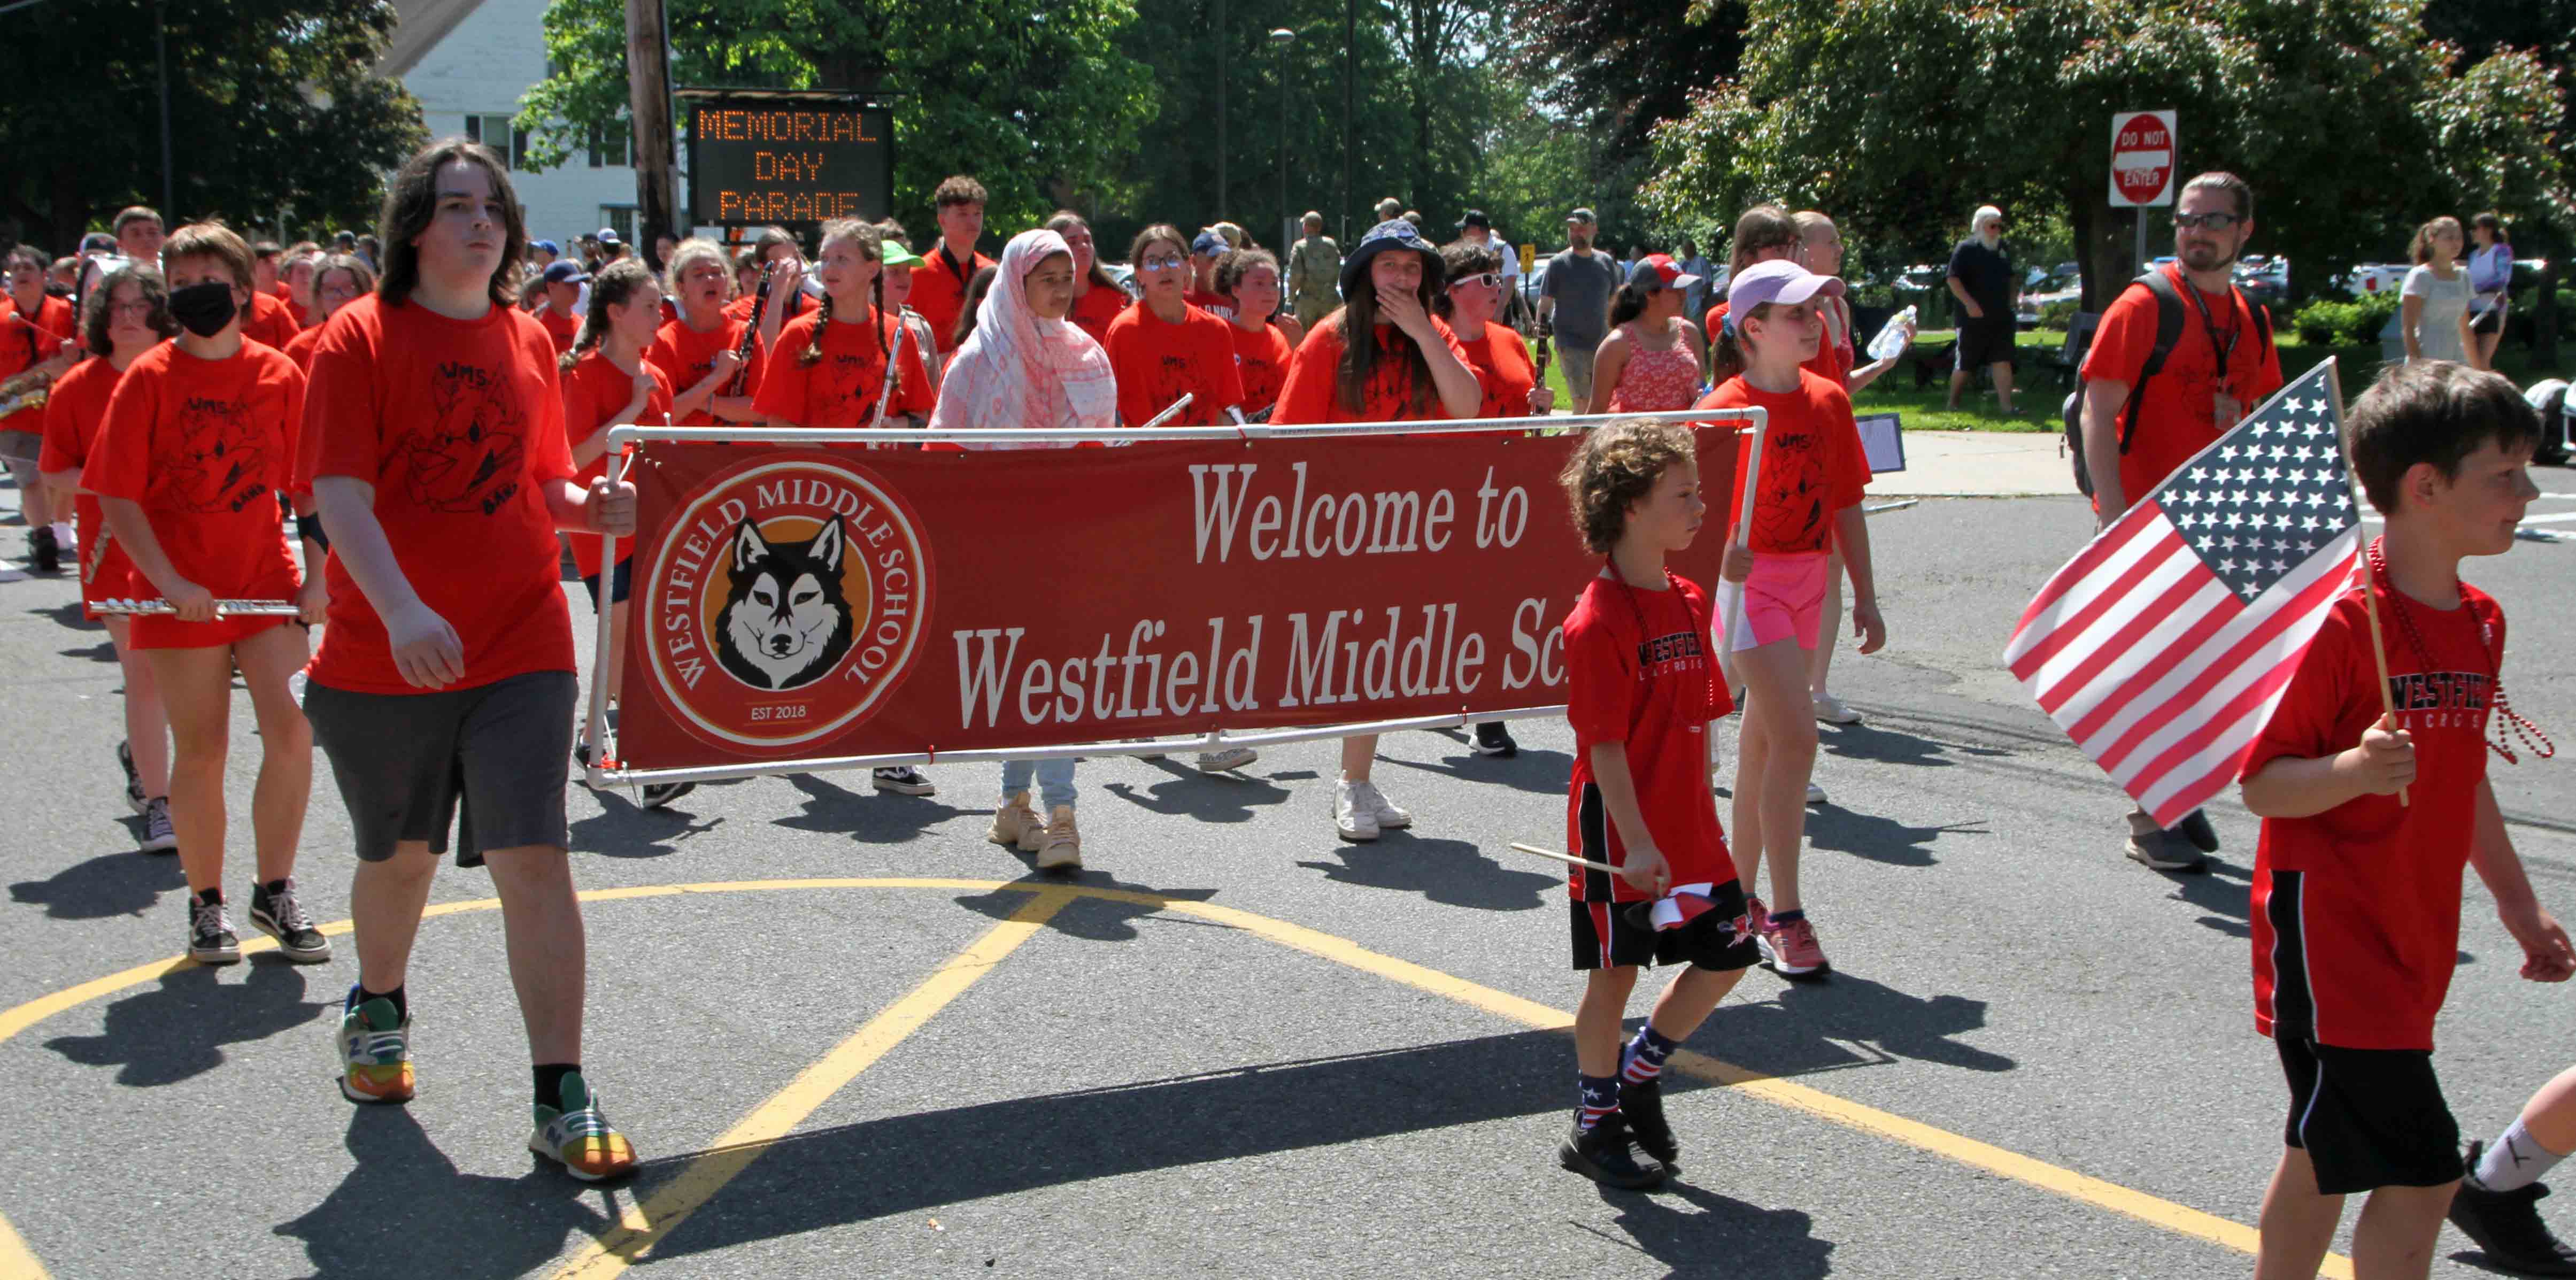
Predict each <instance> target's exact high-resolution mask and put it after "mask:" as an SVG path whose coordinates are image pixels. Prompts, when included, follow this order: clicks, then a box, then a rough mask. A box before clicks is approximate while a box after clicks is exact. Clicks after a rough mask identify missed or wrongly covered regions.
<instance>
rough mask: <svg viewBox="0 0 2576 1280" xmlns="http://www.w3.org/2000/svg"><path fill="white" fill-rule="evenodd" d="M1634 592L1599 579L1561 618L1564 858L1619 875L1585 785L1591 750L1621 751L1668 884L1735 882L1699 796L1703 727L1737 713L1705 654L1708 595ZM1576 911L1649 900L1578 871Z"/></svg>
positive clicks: (1687, 586) (1571, 880)
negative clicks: (1570, 770) (1570, 734)
mask: <svg viewBox="0 0 2576 1280" xmlns="http://www.w3.org/2000/svg"><path fill="white" fill-rule="evenodd" d="M1667 581H1668V583H1669V584H1670V589H1668V590H1664V591H1640V590H1638V589H1636V588H1634V587H1631V586H1629V585H1628V584H1627V583H1625V582H1621V581H1619V580H1617V579H1615V578H1612V577H1610V576H1609V575H1608V574H1607V573H1604V574H1603V575H1601V576H1600V577H1596V578H1594V579H1593V580H1592V583H1591V585H1589V586H1587V587H1585V588H1584V589H1583V595H1582V596H1581V597H1580V598H1579V599H1577V600H1576V601H1575V602H1574V609H1573V611H1572V612H1571V613H1568V614H1567V615H1566V616H1565V669H1566V673H1567V675H1568V677H1569V678H1570V680H1571V687H1570V688H1569V689H1568V690H1567V692H1566V697H1565V704H1566V705H1565V718H1566V721H1567V723H1569V724H1571V725H1572V726H1573V727H1574V779H1573V784H1572V786H1571V787H1570V788H1569V789H1568V791H1567V794H1566V803H1565V847H1566V848H1568V849H1572V850H1575V851H1577V856H1579V857H1583V858H1589V859H1591V860H1592V861H1594V862H1606V863H1609V864H1610V865H1611V866H1614V867H1617V866H1625V865H1627V856H1628V853H1627V843H1626V841H1624V840H1622V839H1621V838H1620V836H1619V824H1618V823H1616V822H1613V821H1611V819H1610V810H1609V806H1608V805H1607V804H1606V803H1605V802H1604V801H1603V799H1602V797H1601V793H1600V784H1599V783H1598V782H1597V781H1596V780H1595V779H1594V778H1593V776H1592V747H1593V746H1594V745H1595V744H1598V743H1604V742H1619V743H1625V744H1626V745H1627V748H1628V776H1629V777H1630V778H1632V779H1633V780H1634V781H1635V782H1636V786H1637V808H1638V810H1639V812H1641V813H1643V814H1644V815H1645V818H1646V829H1647V830H1648V831H1650V832H1653V833H1654V837H1655V848H1656V849H1658V850H1659V851H1661V852H1662V853H1663V855H1664V859H1665V861H1666V862H1667V863H1669V864H1670V865H1671V867H1672V873H1673V876H1672V882H1673V884H1675V885H1677V886H1678V885H1686V884H1698V883H1701V882H1706V883H1708V884H1712V885H1723V884H1727V883H1730V882H1732V881H1733V880H1734V879H1735V862H1734V859H1733V858H1732V857H1730V856H1729V855H1728V854H1727V851H1726V834H1725V832H1723V831H1722V830H1720V829H1719V827H1718V824H1717V800H1716V798H1715V797H1714V796H1713V795H1712V794H1711V793H1710V791H1709V787H1708V756H1707V742H1708V722H1709V721H1711V720H1714V719H1717V718H1718V717H1720V716H1723V715H1725V714H1726V713H1727V712H1729V711H1732V710H1733V709H1734V703H1733V702H1731V701H1730V700H1728V698H1727V696H1726V682H1725V681H1723V680H1720V679H1718V678H1717V663H1716V661H1715V660H1714V659H1713V658H1712V657H1711V656H1710V654H1709V644H1708V636H1709V612H1708V596H1707V594H1706V593H1704V592H1702V591H1701V590H1700V589H1699V588H1698V587H1697V586H1695V585H1693V584H1691V583H1689V582H1686V581H1684V580H1682V579H1681V578H1678V577H1669V576H1668V578H1667ZM1567 880H1568V884H1567V887H1568V889H1570V890H1571V891H1572V893H1573V894H1574V898H1575V900H1576V901H1578V902H1636V901H1639V900H1642V899H1645V898H1651V897H1653V896H1654V894H1653V893H1651V892H1649V891H1647V890H1644V889H1640V888H1638V887H1637V886H1635V885H1633V884H1630V883H1628V881H1627V880H1626V879H1624V878H1622V877H1619V876H1615V875H1612V874H1610V873H1608V872H1606V871H1594V870H1592V869H1590V868H1588V867H1575V868H1572V869H1571V872H1570V874H1569V876H1568V877H1567Z"/></svg>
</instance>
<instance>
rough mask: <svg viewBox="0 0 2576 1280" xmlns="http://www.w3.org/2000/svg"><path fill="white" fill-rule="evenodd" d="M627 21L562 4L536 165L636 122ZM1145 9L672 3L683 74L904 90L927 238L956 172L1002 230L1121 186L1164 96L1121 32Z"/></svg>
mask: <svg viewBox="0 0 2576 1280" xmlns="http://www.w3.org/2000/svg"><path fill="white" fill-rule="evenodd" d="M623 14H624V9H623V5H622V0H554V3H553V4H552V5H551V6H550V7H549V8H548V9H547V11H546V20H545V29H546V53H547V57H548V58H549V59H550V60H551V61H552V63H553V65H554V66H555V67H556V68H557V71H556V73H555V74H554V75H552V76H550V77H548V78H547V79H546V80H545V81H543V82H542V83H540V84H539V85H538V86H537V87H536V88H535V89H533V90H531V91H530V92H529V93H528V96H527V98H526V100H525V101H524V102H523V103H522V104H521V110H520V113H519V122H518V123H519V127H521V128H524V129H528V130H530V131H531V133H532V134H533V135H534V136H533V138H532V140H531V143H530V149H529V152H530V153H529V164H530V167H532V168H543V167H545V166H549V165H554V164H560V163H562V162H563V160H564V159H565V158H566V157H567V156H568V155H570V153H571V151H572V150H573V148H575V147H578V146H581V145H583V144H584V143H586V142H587V141H588V140H589V138H590V137H591V136H592V131H593V130H604V129H616V128H619V127H620V126H621V122H622V121H623V120H624V118H625V115H626V112H627V102H628V94H627V87H626V38H625V25H624V18H623ZM1134 16H1135V9H1134V5H1133V3H1132V0H1060V2H1058V3H1052V4H1048V5H1044V6H1039V5H1036V4H1031V3H1025V2H1022V0H670V4H669V19H670V27H671V49H672V52H673V54H674V56H675V58H676V61H677V65H676V66H675V67H674V68H673V71H672V75H671V81H672V83H673V84H675V85H728V86H738V85H760V86H767V87H776V88H798V89H806V88H827V89H868V90H878V89H883V90H890V91H893V92H894V93H896V94H897V95H899V96H897V97H895V99H894V148H895V192H896V209H895V213H896V216H897V217H899V218H901V219H903V220H905V222H906V223H907V225H909V226H910V227H912V228H913V229H914V230H915V239H916V240H918V241H921V242H922V243H924V244H925V245H926V244H927V240H928V237H929V236H930V235H931V234H932V232H931V230H930V226H931V208H930V193H931V191H932V189H933V188H935V187H937V186H938V184H939V182H940V180H941V179H943V178H945V177H947V176H948V175H950V174H952V173H965V174H972V175H974V176H975V177H976V178H977V180H978V181H980V182H982V183H983V184H984V187H985V190H986V191H987V192H989V193H990V195H991V197H992V198H991V200H990V202H989V203H988V205H987V207H986V209H985V217H986V220H987V223H988V225H991V226H993V227H996V228H1016V227H1026V226H1033V225H1035V224H1036V223H1037V222H1039V221H1040V220H1041V219H1043V218H1045V217H1046V215H1047V214H1048V213H1049V212H1051V211H1053V210H1054V209H1056V208H1057V207H1059V206H1061V205H1065V204H1071V203H1075V202H1076V201H1078V200H1079V199H1081V198H1082V197H1083V196H1084V195H1085V194H1086V193H1095V194H1096V193H1099V192H1102V191H1104V190H1106V191H1113V192H1114V190H1115V187H1116V185H1117V174H1118V170H1119V162H1120V160H1121V159H1122V158H1123V157H1125V156H1126V155H1127V154H1128V153H1129V152H1130V151H1131V150H1132V148H1133V147H1134V145H1135V143H1136V138H1137V130H1138V128H1139V126H1140V125H1141V124H1142V123H1143V122H1144V120H1146V119H1147V118H1148V117H1149V116H1150V115H1151V114H1152V112H1153V108H1154V101H1155V88H1154V83H1153V81H1152V80H1151V79H1150V78H1149V77H1148V76H1147V75H1146V74H1145V70H1146V69H1145V68H1144V66H1142V65H1141V64H1139V63H1137V62H1136V61H1134V60H1133V59H1131V58H1129V57H1128V56H1127V55H1126V54H1124V53H1123V52H1121V51H1120V48H1119V46H1118V43H1117V37H1118V36H1119V35H1120V34H1122V32H1123V31H1124V29H1125V28H1126V27H1127V25H1128V24H1129V22H1131V21H1132V19H1133V18H1134ZM679 123H680V125H681V126H683V127H685V125H686V121H685V120H682V121H679Z"/></svg>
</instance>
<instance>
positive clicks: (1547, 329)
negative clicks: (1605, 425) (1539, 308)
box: [1538, 316, 1580, 408]
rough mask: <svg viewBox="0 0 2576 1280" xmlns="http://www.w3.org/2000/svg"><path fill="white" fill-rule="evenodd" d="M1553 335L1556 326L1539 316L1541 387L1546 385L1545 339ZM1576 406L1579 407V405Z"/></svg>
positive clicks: (1546, 350)
mask: <svg viewBox="0 0 2576 1280" xmlns="http://www.w3.org/2000/svg"><path fill="white" fill-rule="evenodd" d="M1555 336H1556V326H1555V325H1553V324H1550V323H1549V322H1548V319H1547V317H1545V316H1540V317H1539V320H1538V385H1539V386H1542V387H1544V386H1546V385H1547V358H1548V354H1549V351H1548V345H1547V340H1548V339H1550V338H1553V337H1555ZM1577 407H1578V408H1579V407H1580V406H1577Z"/></svg>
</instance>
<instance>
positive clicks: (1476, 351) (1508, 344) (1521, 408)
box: [1458, 320, 1538, 418]
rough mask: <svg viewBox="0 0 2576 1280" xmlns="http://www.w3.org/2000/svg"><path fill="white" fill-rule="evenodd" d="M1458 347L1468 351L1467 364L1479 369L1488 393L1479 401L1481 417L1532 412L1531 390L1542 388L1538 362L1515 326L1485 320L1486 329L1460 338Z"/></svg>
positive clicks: (1481, 383) (1478, 380)
mask: <svg viewBox="0 0 2576 1280" xmlns="http://www.w3.org/2000/svg"><path fill="white" fill-rule="evenodd" d="M1458 349H1459V350H1460V351H1462V352H1465V353H1466V356H1467V367H1468V368H1470V369H1473V370H1475V371H1476V385H1478V386H1480V387H1482V388H1484V390H1485V397H1484V400H1483V401H1482V402H1480V403H1479V404H1478V405H1477V408H1476V416H1477V417H1479V418H1526V417H1528V416H1529V415H1530V413H1531V409H1530V392H1532V391H1535V390H1537V389H1538V366H1537V365H1536V364H1533V363H1531V361H1530V353H1529V344H1528V343H1525V342H1523V341H1521V335H1520V334H1518V333H1515V332H1513V330H1512V328H1511V326H1509V325H1503V324H1496V323H1494V322H1493V321H1491V320H1488V321H1486V322H1485V331H1484V332H1483V333H1481V334H1478V335H1476V336H1475V337H1474V338H1473V339H1468V338H1460V339H1459V340H1458Z"/></svg>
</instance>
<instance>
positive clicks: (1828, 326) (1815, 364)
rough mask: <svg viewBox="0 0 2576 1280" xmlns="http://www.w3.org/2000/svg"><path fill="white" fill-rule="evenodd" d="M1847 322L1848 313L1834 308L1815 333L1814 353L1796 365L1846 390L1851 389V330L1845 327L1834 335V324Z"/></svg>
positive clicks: (1848, 320) (1848, 321) (1845, 323)
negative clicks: (1839, 333) (1837, 334)
mask: <svg viewBox="0 0 2576 1280" xmlns="http://www.w3.org/2000/svg"><path fill="white" fill-rule="evenodd" d="M1849 323H1850V319H1849V316H1848V314H1847V313H1846V312H1844V311H1843V310H1841V309H1840V308H1839V307H1837V308H1835V309H1834V311H1833V315H1832V317H1831V318H1830V319H1827V320H1825V321H1823V328H1822V329H1821V330H1820V331H1819V332H1818V334H1817V342H1816V354H1815V355H1814V356H1812V357H1810V358H1809V359H1808V360H1807V362H1806V363H1805V364H1802V365H1799V366H1798V367H1799V368H1801V369H1804V370H1806V371H1807V372H1809V373H1812V374H1814V375H1816V376H1817V377H1819V378H1822V379H1824V380H1825V381H1827V382H1830V383H1832V384H1834V385H1835V386H1837V387H1841V388H1842V389H1843V390H1844V391H1846V392H1849V391H1850V390H1851V371H1852V359H1853V357H1852V337H1851V330H1850V329H1848V328H1846V329H1844V330H1843V332H1842V335H1841V336H1840V337H1836V336H1835V335H1834V326H1836V325H1848V324H1849Z"/></svg>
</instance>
